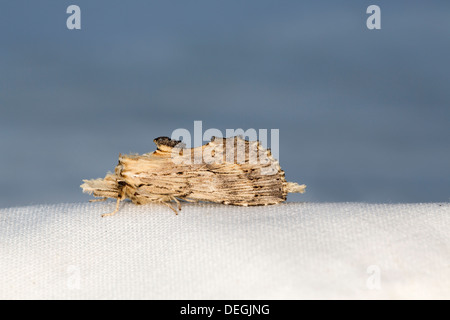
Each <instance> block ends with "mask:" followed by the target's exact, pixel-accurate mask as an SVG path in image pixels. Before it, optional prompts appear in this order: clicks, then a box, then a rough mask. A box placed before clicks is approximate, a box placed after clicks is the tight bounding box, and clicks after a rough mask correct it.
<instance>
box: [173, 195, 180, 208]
mask: <svg viewBox="0 0 450 320" xmlns="http://www.w3.org/2000/svg"><path fill="white" fill-rule="evenodd" d="M173 200H175V202H176V203H177V205H178V210H179V211H181V203H180V201H178V199H177V198H175V197H173Z"/></svg>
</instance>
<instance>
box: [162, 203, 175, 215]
mask: <svg viewBox="0 0 450 320" xmlns="http://www.w3.org/2000/svg"><path fill="white" fill-rule="evenodd" d="M163 203H164V204H165V205H166V206H168V207H169V208H170V209H172V210H173V212H175V214H176V215H178V211H177V210H176V209H175V208H174V207H172V205H171V204H170V203H169V202H166V201H164V202H163Z"/></svg>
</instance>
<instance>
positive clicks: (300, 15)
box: [0, 0, 450, 207]
mask: <svg viewBox="0 0 450 320" xmlns="http://www.w3.org/2000/svg"><path fill="white" fill-rule="evenodd" d="M70 4H76V5H79V6H80V7H81V26H82V29H81V30H78V31H77V30H68V29H67V28H66V19H67V17H68V16H69V15H68V14H66V8H67V6H69V5H70ZM371 4H377V5H379V6H380V7H381V26H382V29H381V30H373V31H371V30H368V29H367V28H366V19H367V17H368V16H369V15H368V14H366V9H367V7H368V6H369V5H371ZM449 13H450V2H449V1H312V0H311V1H297V0H293V1H280V0H277V1H275V0H274V1H264V0H253V1H237V0H227V1H210V0H209V1H206V0H205V1H166V0H165V1H163V0H158V1H126V2H125V1H103V0H102V1H101V0H96V1H81V0H76V1H33V2H31V1H2V2H1V4H0V35H1V38H0V39H1V47H0V108H1V114H0V128H1V129H0V130H1V131H0V152H1V156H0V168H1V169H2V170H1V178H0V207H9V206H18V205H28V204H37V203H57V202H74V201H87V200H88V199H89V198H90V197H89V196H88V195H85V194H82V192H81V189H80V188H79V185H80V183H81V180H82V179H84V178H97V177H103V176H104V174H105V173H106V172H107V171H109V170H112V169H113V168H114V166H115V164H116V162H117V157H118V154H119V152H121V153H128V152H138V153H144V152H149V151H152V150H154V145H153V142H152V140H153V138H155V137H157V136H162V135H170V134H171V133H172V131H173V130H174V129H177V128H186V129H189V130H192V129H193V121H194V120H202V121H203V128H204V129H207V128H218V129H220V130H223V131H224V132H225V129H227V128H233V129H234V128H243V129H248V128H256V129H260V128H267V129H271V128H278V129H280V138H281V144H280V162H281V165H282V168H283V169H284V170H285V171H286V177H287V178H288V180H290V181H297V182H300V183H306V184H307V185H308V189H307V193H306V194H304V195H291V196H290V198H289V199H290V200H293V201H367V202H429V201H449V198H450V126H449V120H450V63H449V59H450V58H449V57H450V41H449V40H450V14H449Z"/></svg>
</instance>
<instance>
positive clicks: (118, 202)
mask: <svg viewBox="0 0 450 320" xmlns="http://www.w3.org/2000/svg"><path fill="white" fill-rule="evenodd" d="M121 200H122V199H121V198H120V197H118V198H117V202H116V209H115V210H114V211H113V212H111V213H105V214H102V218H103V217H109V216H113V215H115V214H116V213H117V212H118V211H119V205H120V201H121Z"/></svg>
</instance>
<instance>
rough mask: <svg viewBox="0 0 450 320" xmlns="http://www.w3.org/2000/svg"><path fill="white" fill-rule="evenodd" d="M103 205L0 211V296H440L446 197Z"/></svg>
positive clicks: (449, 241) (445, 280) (445, 286)
mask: <svg viewBox="0 0 450 320" xmlns="http://www.w3.org/2000/svg"><path fill="white" fill-rule="evenodd" d="M113 208H114V203H113V202H104V203H77V204H61V205H52V206H45V205H40V206H32V207H22V208H10V209H2V210H0V250H1V251H0V259H1V260H0V274H1V277H0V298H1V299H28V298H37V299H79V298H87V299H89V298H95V299H129V298H136V299H141V298H147V299H301V298H323V299H329V298H331V299H333V298H343V299H347V298H361V299H378V298H388V299H396V298H446V299H448V298H450V204H449V203H441V204H361V203H328V204H327V203H320V204H319V203H285V204H281V205H275V206H268V207H250V208H242V207H234V206H225V205H214V204H183V210H182V211H181V213H180V214H179V215H178V216H175V214H173V212H172V211H171V210H170V209H169V208H167V207H166V206H163V205H146V206H135V205H133V204H131V203H129V202H128V203H124V204H122V208H121V210H120V211H119V213H118V214H117V215H116V216H114V217H108V218H101V217H100V215H101V214H102V213H105V212H110V211H112V210H113ZM378 276H379V277H378ZM377 279H379V281H377Z"/></svg>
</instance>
